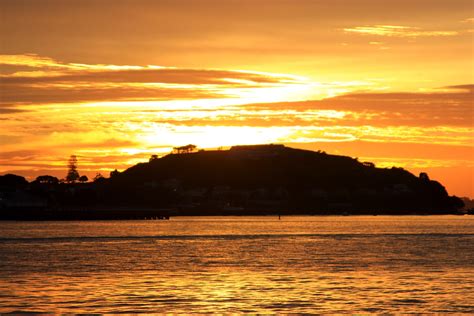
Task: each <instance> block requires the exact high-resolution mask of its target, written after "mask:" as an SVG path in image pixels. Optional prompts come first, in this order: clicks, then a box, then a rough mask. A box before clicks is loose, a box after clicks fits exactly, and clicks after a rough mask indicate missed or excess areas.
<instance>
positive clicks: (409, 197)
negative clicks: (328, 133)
mask: <svg viewBox="0 0 474 316" xmlns="http://www.w3.org/2000/svg"><path fill="white" fill-rule="evenodd" d="M0 192H1V193H0V194H2V202H1V203H3V204H0V208H3V211H2V212H5V210H7V209H8V210H12V209H16V210H18V212H20V211H21V210H26V209H28V205H26V204H27V203H24V205H21V203H18V205H15V203H12V201H14V200H15V196H17V195H20V196H19V198H21V195H22V194H23V195H24V196H25V197H26V198H29V199H31V201H35V199H36V207H37V208H38V210H39V211H38V212H41V209H43V210H44V211H49V212H51V211H54V210H56V211H55V212H67V211H68V210H69V211H70V210H74V211H78V210H81V209H82V210H83V211H84V212H93V211H99V210H100V211H102V212H105V211H111V212H112V211H113V210H114V209H115V210H118V209H120V210H129V211H130V212H133V211H134V210H136V211H139V210H156V212H157V214H166V215H186V214H187V215H190V214H193V215H224V214H233V215H245V214H270V213H273V214H275V213H280V214H338V213H349V214H413V213H418V214H441V213H454V212H457V211H458V210H460V209H461V208H462V207H463V206H464V203H463V202H462V200H461V199H459V198H457V197H454V196H449V195H448V194H447V192H446V190H445V188H444V187H443V186H442V185H441V184H440V183H439V182H437V181H433V180H430V179H429V176H428V175H427V174H424V173H422V174H420V176H415V175H413V174H411V173H410V172H408V171H406V170H404V169H402V168H391V169H382V168H376V167H375V166H374V165H373V164H372V163H361V162H359V161H358V160H357V159H353V158H350V157H345V156H336V155H329V154H326V153H324V152H313V151H307V150H300V149H293V148H287V147H284V146H283V145H259V146H234V147H232V148H231V149H230V150H227V151H199V152H189V153H188V152H186V153H181V152H180V153H178V154H170V155H167V156H165V157H163V158H157V157H154V159H150V160H149V162H147V163H140V164H137V165H135V166H133V167H131V168H129V169H127V170H125V171H124V172H121V173H120V172H116V171H114V172H113V173H111V177H110V178H98V179H97V181H95V182H93V183H75V184H66V183H59V182H56V181H55V180H54V179H51V178H47V177H44V178H41V179H37V180H36V181H33V182H31V183H28V182H27V181H26V180H25V179H24V178H22V177H18V176H14V175H5V176H1V177H0ZM17 198H18V196H17ZM40 201H43V202H44V203H43V206H42V207H39V205H40V204H41V203H40ZM9 203H10V204H9ZM33 204H34V203H33ZM33 208H34V207H33V205H32V206H31V207H30V208H29V209H33ZM112 213H113V212H112ZM112 213H111V214H112Z"/></svg>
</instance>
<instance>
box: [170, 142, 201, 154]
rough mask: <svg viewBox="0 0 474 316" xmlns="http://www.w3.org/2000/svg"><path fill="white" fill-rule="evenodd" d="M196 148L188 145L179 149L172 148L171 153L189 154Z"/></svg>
mask: <svg viewBox="0 0 474 316" xmlns="http://www.w3.org/2000/svg"><path fill="white" fill-rule="evenodd" d="M196 148H197V146H196V145H193V144H189V145H186V146H181V147H173V152H175V153H177V154H189V153H192V152H194V151H195V150H196Z"/></svg>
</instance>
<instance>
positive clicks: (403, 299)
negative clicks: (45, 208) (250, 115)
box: [0, 216, 474, 314]
mask: <svg viewBox="0 0 474 316" xmlns="http://www.w3.org/2000/svg"><path fill="white" fill-rule="evenodd" d="M0 289H1V291H0V312H1V313H8V312H52V313H137V312H144V313H153V312H156V313H159V312H183V313H185V312H212V313H216V312H217V313H219V312H257V313H258V312H263V313H268V312H270V313H289V312H291V313H341V312H360V313H370V312H374V313H385V312H396V313H404V312H414V313H418V312H423V313H449V312H453V313H466V314H468V313H472V312H474V216H429V217H427V216H425V217H423V216H403V217H397V216H376V217H375V216H367V217H309V216H307V217H283V218H282V219H281V220H278V218H277V217H208V218H197V217H195V218H192V217H182V218H172V219H171V220H170V221H120V222H119V221H96V222H0Z"/></svg>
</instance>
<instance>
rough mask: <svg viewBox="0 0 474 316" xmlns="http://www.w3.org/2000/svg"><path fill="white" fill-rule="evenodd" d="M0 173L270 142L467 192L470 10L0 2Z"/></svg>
mask: <svg viewBox="0 0 474 316" xmlns="http://www.w3.org/2000/svg"><path fill="white" fill-rule="evenodd" d="M0 9H1V10H0V11H1V13H0V14H1V17H0V33H1V43H0V54H1V56H0V84H1V86H0V122H1V123H0V173H7V172H12V173H16V174H22V175H25V176H28V177H30V179H31V178H34V177H36V176H37V175H40V174H53V175H57V176H60V177H63V176H64V175H65V173H66V167H65V165H66V161H67V159H68V157H69V155H71V154H76V155H77V156H78V159H79V171H80V172H81V173H85V174H88V175H89V176H93V175H94V174H95V172H102V173H104V174H108V172H109V171H110V170H111V169H115V168H118V169H119V170H120V169H124V168H126V167H128V166H131V165H133V164H135V163H137V162H141V161H145V160H146V159H147V158H148V157H149V155H150V154H154V153H158V154H160V153H166V152H169V151H170V148H171V147H172V146H177V145H184V144H188V143H194V144H196V145H198V146H199V147H219V146H229V145H233V144H250V143H268V142H279V143H286V144H291V145H292V146H294V147H300V148H310V149H315V150H318V149H322V150H326V151H327V152H329V153H337V154H343V155H350V156H353V157H359V159H360V160H363V161H366V160H369V161H373V162H375V163H376V165H377V166H380V167H391V166H402V167H405V168H407V169H409V170H410V171H412V172H414V173H419V172H421V171H426V172H428V174H429V175H430V176H431V178H434V179H437V180H439V181H441V182H442V183H443V184H444V185H446V187H447V189H448V192H449V193H450V194H456V195H459V196H471V197H474V185H473V170H474V168H473V167H474V140H473V139H474V138H473V136H474V133H473V131H474V129H473V128H474V126H473V123H474V122H473V118H474V117H473V89H474V86H473V85H472V84H473V83H474V78H473V76H474V62H473V57H472V56H473V48H474V46H473V45H474V44H473V30H474V25H473V23H474V18H473V17H474V10H473V4H472V1H457V0H453V1H437V0H429V1H428V0H426V1H420V0H418V1H417V0H411V1H403V0H399V1H379V0H363V1H362V0H361V1H358V0H354V1H342V0H332V1H328V0H327V1H318V0H314V1H310V0H298V1H295V0H287V1H279V0H274V1H267V0H252V1H250V0H249V1H247V0H240V1H234V0H226V1H222V0H221V1H217V0H213V1H211V0H201V1H192V0H187V1H184V0H168V1H162V0H157V1H151V0H150V1H148V0H147V1H144V0H135V1H123V0H114V1H112V0H96V1H92V0H79V1H59V0H54V1H51V0H44V1H35V0H5V1H2V2H0Z"/></svg>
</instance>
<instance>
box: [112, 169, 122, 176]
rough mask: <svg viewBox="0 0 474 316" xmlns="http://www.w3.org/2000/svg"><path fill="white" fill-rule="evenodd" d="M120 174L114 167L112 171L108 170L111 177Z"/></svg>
mask: <svg viewBox="0 0 474 316" xmlns="http://www.w3.org/2000/svg"><path fill="white" fill-rule="evenodd" d="M119 174H120V171H118V170H117V169H115V170H114V171H111V172H110V177H111V178H115V177H116V176H118V175H119Z"/></svg>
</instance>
